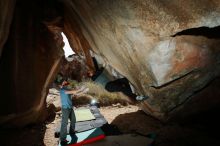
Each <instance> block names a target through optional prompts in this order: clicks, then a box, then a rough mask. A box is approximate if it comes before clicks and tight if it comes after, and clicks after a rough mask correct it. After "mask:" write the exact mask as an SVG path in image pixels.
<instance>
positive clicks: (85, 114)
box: [74, 108, 95, 122]
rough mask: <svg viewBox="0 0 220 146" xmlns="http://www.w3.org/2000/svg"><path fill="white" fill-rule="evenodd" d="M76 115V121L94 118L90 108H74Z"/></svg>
mask: <svg viewBox="0 0 220 146" xmlns="http://www.w3.org/2000/svg"><path fill="white" fill-rule="evenodd" d="M74 112H75V116H76V122H81V121H88V120H94V119H95V117H94V115H93V114H92V113H91V111H90V109H86V108H84V109H76V110H74Z"/></svg>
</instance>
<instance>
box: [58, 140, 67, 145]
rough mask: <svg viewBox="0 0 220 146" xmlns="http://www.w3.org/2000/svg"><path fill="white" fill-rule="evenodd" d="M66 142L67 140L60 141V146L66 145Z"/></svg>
mask: <svg viewBox="0 0 220 146" xmlns="http://www.w3.org/2000/svg"><path fill="white" fill-rule="evenodd" d="M68 142H69V141H67V140H61V141H60V144H61V146H66V145H67V144H68Z"/></svg>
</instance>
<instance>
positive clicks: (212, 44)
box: [64, 0, 220, 119]
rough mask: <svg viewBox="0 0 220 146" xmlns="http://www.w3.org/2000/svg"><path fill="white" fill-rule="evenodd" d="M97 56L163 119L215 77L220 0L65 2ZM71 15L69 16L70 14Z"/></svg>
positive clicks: (142, 105) (146, 105)
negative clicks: (117, 73)
mask: <svg viewBox="0 0 220 146" xmlns="http://www.w3.org/2000/svg"><path fill="white" fill-rule="evenodd" d="M64 6H65V7H66V9H65V10H64V11H66V12H65V13H66V14H68V15H71V16H72V17H71V18H72V19H73V20H74V21H69V23H72V22H75V21H77V23H78V24H79V26H80V28H81V30H82V33H83V34H84V36H85V38H86V39H87V40H88V42H89V44H90V45H91V46H92V49H93V51H94V53H95V54H96V55H98V56H99V57H102V58H103V60H104V62H105V64H107V65H109V66H111V67H113V68H114V69H115V70H116V71H117V72H119V73H120V74H121V75H123V76H125V77H127V78H128V80H129V81H130V82H131V84H132V85H133V86H134V87H135V89H136V90H137V92H138V93H139V94H143V95H148V96H149V99H148V100H145V101H144V102H143V103H141V107H142V108H143V110H144V111H145V112H147V113H149V114H151V115H153V116H155V117H157V118H159V119H167V118H168V117H170V113H171V111H172V113H173V112H174V111H175V109H176V108H177V107H178V106H179V105H184V103H185V102H186V101H187V100H189V99H193V96H192V95H194V93H195V92H197V91H198V90H200V89H202V88H203V87H205V86H206V85H207V84H208V83H209V82H210V81H211V80H212V79H214V78H215V77H216V76H218V75H219V66H220V65H219V51H220V49H219V45H220V37H219V35H216V33H219V32H220V31H219V27H218V26H219V25H220V21H219V17H220V1H209V0H203V1H191V0H186V1H176V0H171V1H169V2H167V1H166V2H165V1H162V0H161V1H154V0H150V1H144V0H139V1H127V0H113V1H109V0H102V1H99V0H93V1H78V0H64ZM69 17H70V16H69Z"/></svg>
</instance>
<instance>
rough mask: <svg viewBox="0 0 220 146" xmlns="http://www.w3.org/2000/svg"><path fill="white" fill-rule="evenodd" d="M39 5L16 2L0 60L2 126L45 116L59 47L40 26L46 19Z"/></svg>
mask: <svg viewBox="0 0 220 146" xmlns="http://www.w3.org/2000/svg"><path fill="white" fill-rule="evenodd" d="M41 4H44V5H45V3H44V2H42V1H41V2H40V1H39V2H36V1H25V2H22V1H17V3H16V8H15V13H14V17H13V22H12V25H11V29H10V34H9V38H8V40H7V42H6V43H5V44H4V47H3V52H2V56H1V59H0V97H1V102H0V124H3V125H4V124H7V125H14V126H22V125H26V124H28V123H32V122H37V121H38V122H39V121H41V120H43V119H44V116H46V115H45V107H46V104H45V103H46V102H45V101H46V100H45V97H46V96H47V93H48V86H49V84H50V82H51V81H52V80H53V78H54V75H55V74H56V73H57V71H58V69H59V63H60V59H61V56H62V53H60V52H61V51H60V50H61V49H62V47H61V46H58V45H56V42H55V41H54V39H53V37H54V36H53V34H52V33H51V32H49V30H48V29H47V27H46V26H45V25H44V24H43V21H45V20H47V19H46V17H45V16H46V15H45V13H46V12H45V8H44V7H41ZM1 6H2V5H1ZM9 8H10V9H11V7H9ZM9 8H8V11H10V9H9ZM12 8H13V7H12ZM1 10H2V9H1ZM1 15H2V13H1ZM8 25H9V24H8ZM8 27H9V26H8ZM0 29H1V30H2V29H4V28H0ZM3 36H4V35H3ZM3 36H2V35H1V37H3Z"/></svg>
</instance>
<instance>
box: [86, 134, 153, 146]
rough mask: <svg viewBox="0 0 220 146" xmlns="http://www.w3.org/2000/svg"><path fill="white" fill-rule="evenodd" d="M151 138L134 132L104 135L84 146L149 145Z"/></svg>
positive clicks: (151, 141)
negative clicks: (101, 138) (102, 137)
mask: <svg viewBox="0 0 220 146" xmlns="http://www.w3.org/2000/svg"><path fill="white" fill-rule="evenodd" d="M152 143H153V139H150V138H148V137H145V136H140V135H136V134H124V135H117V136H106V137H105V139H104V140H101V141H97V142H96V143H92V144H88V145H86V146H116V145H117V146H150V145H151V144H152Z"/></svg>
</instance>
